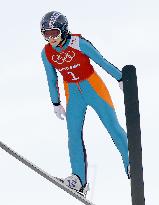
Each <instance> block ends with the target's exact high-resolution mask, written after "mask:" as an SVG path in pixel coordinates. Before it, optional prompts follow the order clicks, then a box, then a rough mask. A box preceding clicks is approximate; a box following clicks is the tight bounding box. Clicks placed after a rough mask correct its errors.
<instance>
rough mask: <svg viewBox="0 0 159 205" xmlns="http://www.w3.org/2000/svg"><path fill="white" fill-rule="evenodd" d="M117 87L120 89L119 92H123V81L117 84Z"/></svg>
mask: <svg viewBox="0 0 159 205" xmlns="http://www.w3.org/2000/svg"><path fill="white" fill-rule="evenodd" d="M119 87H120V89H121V90H123V81H120V82H119Z"/></svg>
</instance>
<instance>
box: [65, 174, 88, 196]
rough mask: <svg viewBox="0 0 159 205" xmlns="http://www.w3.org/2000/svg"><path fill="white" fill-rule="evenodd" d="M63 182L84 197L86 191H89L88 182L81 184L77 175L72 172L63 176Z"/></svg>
mask: <svg viewBox="0 0 159 205" xmlns="http://www.w3.org/2000/svg"><path fill="white" fill-rule="evenodd" d="M63 183H64V184H65V185H66V186H68V187H70V188H71V189H74V190H75V191H76V192H78V193H79V194H81V195H82V196H83V197H85V198H86V195H87V192H88V191H89V184H85V186H82V183H81V181H80V178H79V177H78V176H76V175H74V174H72V175H71V176H69V177H67V178H65V179H64V181H63Z"/></svg>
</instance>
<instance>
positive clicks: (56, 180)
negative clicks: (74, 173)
mask: <svg viewBox="0 0 159 205" xmlns="http://www.w3.org/2000/svg"><path fill="white" fill-rule="evenodd" d="M0 147H1V148H2V149H3V150H5V151H6V152H7V153H9V154H10V155H11V156H13V157H14V158H16V159H17V160H19V161H20V162H22V163H23V164H25V165H26V166H27V167H29V168H31V169H32V170H33V171H35V172H36V173H38V174H39V175H41V176H42V177H44V178H45V179H47V180H48V181H50V182H51V183H53V184H54V185H56V186H58V187H59V188H61V189H63V190H64V191H66V192H67V193H68V194H70V195H72V196H73V197H75V198H76V199H78V200H79V201H81V202H82V203H84V204H86V205H94V204H93V203H91V202H90V201H88V200H87V199H86V198H85V197H83V196H82V195H81V194H79V193H78V192H76V191H75V190H73V189H71V188H69V187H68V186H66V185H64V183H63V182H62V181H61V180H60V179H59V178H57V177H53V176H51V175H49V174H48V173H47V172H45V171H43V170H42V169H40V168H39V167H37V166H36V165H35V164H33V163H31V162H30V161H28V160H27V159H25V158H24V157H23V156H21V155H20V154H18V153H16V152H15V151H14V150H12V149H11V148H10V147H8V146H7V145H5V144H4V143H2V142H1V141H0Z"/></svg>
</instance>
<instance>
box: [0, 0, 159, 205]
mask: <svg viewBox="0 0 159 205" xmlns="http://www.w3.org/2000/svg"><path fill="white" fill-rule="evenodd" d="M158 8H159V3H158V1H157V0H151V1H150V0H140V1H137V0H120V1H117V0H112V1H108V0H98V1H91V0H87V1H84V0H81V1H79V2H75V1H73V0H70V1H63V0H58V1H50V0H45V1H41V0H39V1H31V0H27V1H20V0H14V1H8V0H6V1H3V3H1V7H0V19H1V32H0V56H1V58H0V59H1V61H0V128H1V129H0V141H2V142H4V143H5V144H7V145H8V146H10V147H11V148H12V149H14V150H15V151H16V152H18V153H20V154H21V155H23V156H24V157H25V158H27V159H28V160H29V161H32V162H33V163H34V164H36V165H37V166H39V167H40V168H41V169H44V170H45V171H46V172H48V173H50V174H51V175H53V176H59V177H67V176H68V175H70V173H71V168H70V163H69V157H68V156H69V155H68V148H67V129H66V121H65V120H64V121H61V120H59V119H58V118H56V116H55V114H54V112H53V106H52V103H51V100H50V96H49V91H48V85H47V80H46V74H45V70H44V67H43V64H42V61H41V57H40V55H41V50H42V49H43V47H44V45H45V43H46V42H45V41H44V39H43V37H42V35H41V33H40V20H41V18H42V16H43V15H44V14H45V13H47V12H49V11H52V10H56V11H60V12H61V13H63V14H64V15H66V16H67V18H68V21H69V29H70V31H71V32H72V33H80V34H82V35H83V36H84V37H85V38H86V39H88V40H89V41H91V42H92V43H93V45H94V46H95V47H96V48H97V49H98V50H99V51H100V52H101V54H102V55H103V56H104V57H105V58H106V59H107V60H108V61H109V62H111V63H113V64H114V65H115V66H116V67H118V68H119V69H120V70H121V69H122V67H123V66H125V65H127V64H132V65H134V66H135V67H136V69H137V77H138V89H139V102H140V104H139V106H140V121H141V134H142V151H143V170H144V184H145V200H146V205H155V204H158V202H159V200H158V181H159V176H158V173H159V163H158V159H157V156H159V149H158V143H159V139H158V117H157V116H158V115H159V109H158V108H157V107H158V105H159V96H158V91H157V89H158V88H159V84H158V83H157V82H158V75H159V70H158V53H159V39H158V36H159V28H158V19H159V13H158ZM92 64H93V66H94V68H95V70H96V71H97V73H98V74H99V75H100V76H101V78H102V79H103V81H104V82H105V84H106V85H107V87H108V89H109V91H110V94H111V96H112V99H113V102H114V105H115V108H116V113H117V116H118V119H119V121H120V124H121V125H122V127H123V128H124V129H126V126H125V114H124V112H125V110H124V99H123V93H122V91H121V90H120V89H119V85H118V82H117V81H116V80H115V79H113V78H112V77H111V76H110V75H108V74H107V73H106V72H105V71H104V70H103V69H102V68H100V67H99V66H98V65H96V64H95V63H94V62H92ZM59 87H60V93H61V101H62V105H63V106H64V107H65V102H66V101H65V96H64V91H63V85H62V77H61V76H60V75H59ZM84 140H85V145H86V149H87V158H88V181H89V182H90V187H91V191H90V192H89V193H88V199H89V200H91V201H92V202H94V203H95V204H96V205H101V204H103V202H104V203H105V204H109V205H116V204H117V203H118V204H119V205H131V195H130V182H129V180H128V179H127V177H126V175H125V173H124V168H123V165H122V162H121V158H120V154H119V152H118V151H117V149H116V147H115V146H114V144H113V143H112V141H111V138H110V136H109V134H108V133H107V131H106V130H105V128H104V126H103V125H102V123H101V121H100V120H99V118H98V116H97V115H96V113H95V111H94V110H93V109H92V108H90V107H88V109H87V114H86V119H85V124H84ZM0 198H1V204H3V205H10V204H13V205H20V204H23V205H26V204H38V205H42V204H46V205H49V204H65V205H68V204H69V205H74V204H77V205H80V204H81V202H79V201H77V200H76V199H75V198H73V197H72V196H70V195H68V194H67V193H65V192H64V191H63V190H60V189H59V188H58V187H56V186H55V185H53V184H51V183H49V182H48V181H47V180H45V179H43V178H42V177H41V176H39V175H38V174H36V173H34V172H33V171H32V170H30V169H29V168H27V167H26V166H24V165H23V164H21V163H20V162H18V161H17V160H16V159H14V158H13V157H12V156H9V154H8V153H6V152H4V151H3V150H0Z"/></svg>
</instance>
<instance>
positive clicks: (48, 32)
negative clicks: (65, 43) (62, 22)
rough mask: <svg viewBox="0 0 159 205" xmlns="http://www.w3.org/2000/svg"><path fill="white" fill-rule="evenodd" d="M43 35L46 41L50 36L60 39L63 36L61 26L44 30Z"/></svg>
mask: <svg viewBox="0 0 159 205" xmlns="http://www.w3.org/2000/svg"><path fill="white" fill-rule="evenodd" d="M43 36H44V38H45V40H46V41H49V39H50V38H53V39H58V38H60V37H61V30H60V29H59V28H53V29H51V30H50V29H49V30H45V31H43Z"/></svg>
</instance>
